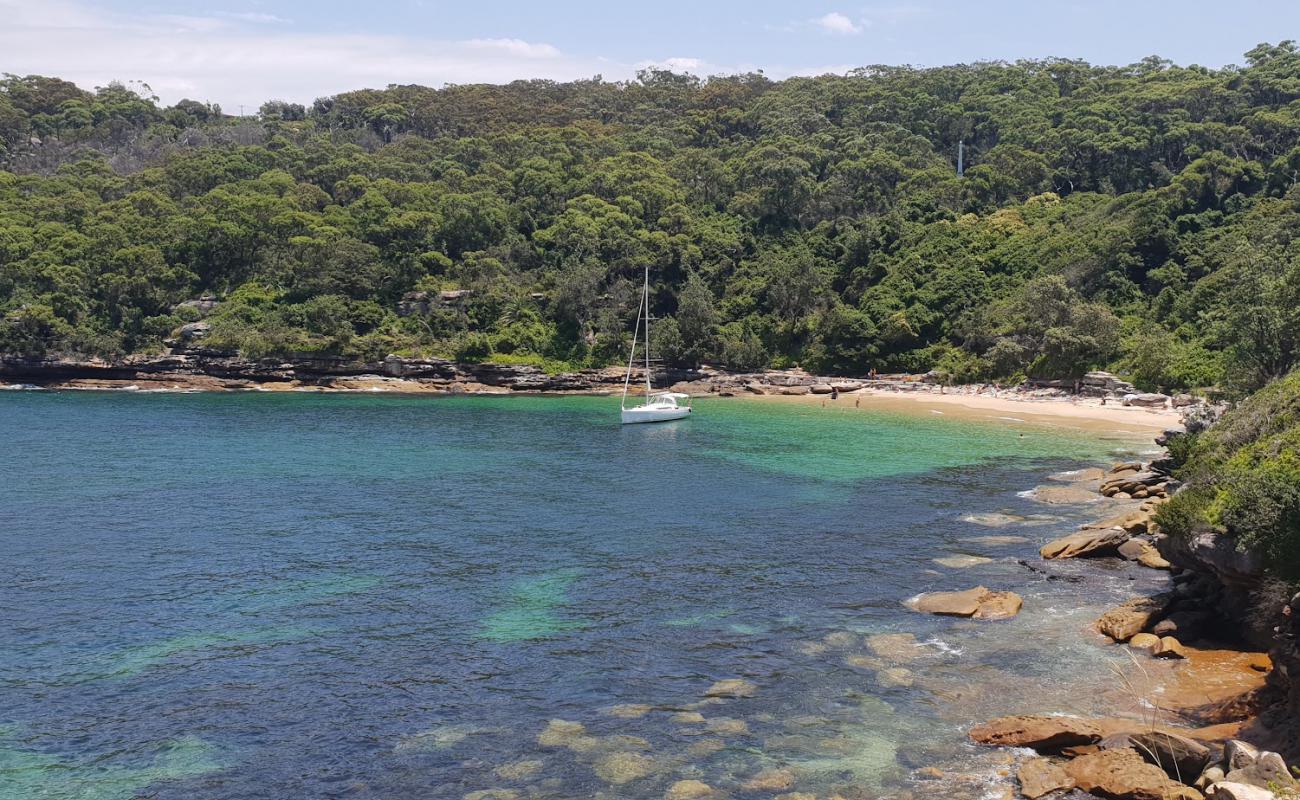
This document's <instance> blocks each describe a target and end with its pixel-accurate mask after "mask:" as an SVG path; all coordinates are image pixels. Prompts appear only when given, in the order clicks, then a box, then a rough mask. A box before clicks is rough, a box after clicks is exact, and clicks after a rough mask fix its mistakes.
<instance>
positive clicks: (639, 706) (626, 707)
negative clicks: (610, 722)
mask: <svg viewBox="0 0 1300 800" xmlns="http://www.w3.org/2000/svg"><path fill="white" fill-rule="evenodd" d="M653 710H654V706H650V705H646V704H645V703H623V704H620V705H616V706H610V707H609V708H607V709H605V713H606V714H608V715H610V716H611V717H618V718H620V719H635V718H637V717H644V716H645V715H646V714H649V713H650V712H651V711H653Z"/></svg>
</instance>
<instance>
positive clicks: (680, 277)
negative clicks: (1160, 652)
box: [0, 42, 1300, 391]
mask: <svg viewBox="0 0 1300 800" xmlns="http://www.w3.org/2000/svg"><path fill="white" fill-rule="evenodd" d="M1245 60H1246V66H1243V67H1235V66H1234V67H1227V68H1224V69H1207V68H1203V67H1197V66H1178V65H1175V64H1172V63H1170V62H1168V61H1164V60H1161V59H1158V58H1150V59H1146V60H1144V61H1142V62H1140V63H1137V64H1132V65H1128V66H1124V67H1100V66H1092V65H1089V64H1086V63H1083V62H1080V61H1072V60H1061V59H1053V60H1042V61H1021V62H1016V63H999V62H991V63H979V64H969V65H958V66H951V67H942V68H935V69H913V68H906V67H881V66H877V67H868V68H863V69H859V70H855V71H853V72H851V73H849V74H847V75H842V76H834V75H827V76H822V77H816V78H791V79H789V80H784V81H772V80H769V79H767V78H765V77H764V76H762V75H761V74H747V75H734V76H722V77H714V78H709V79H707V80H703V79H699V78H696V77H693V76H689V75H678V74H673V73H670V72H664V71H657V70H650V71H646V72H643V73H642V74H641V75H640V77H639V78H638V79H637V80H635V81H630V82H606V81H602V80H599V79H596V80H591V81H579V82H573V83H553V82H549V81H522V82H516V83H512V84H509V85H506V86H485V85H478V86H452V87H447V88H445V89H441V90H435V89H429V88H425V87H420V86H390V87H388V88H387V89H381V90H372V89H365V90H361V91H355V92H348V93H345V94H340V95H337V96H334V97H326V98H321V99H319V100H317V101H316V102H314V103H313V104H312V105H311V106H310V107H305V106H302V105H297V104H293V103H285V102H279V101H272V102H268V103H267V104H266V105H264V106H263V107H262V108H261V110H260V113H259V114H258V115H257V116H256V117H254V118H232V117H230V116H228V115H225V114H223V113H222V112H221V110H220V109H219V108H216V107H213V106H210V105H206V104H203V103H199V102H195V101H190V100H185V101H181V102H179V103H177V104H176V105H174V106H170V107H163V106H161V105H160V104H159V103H158V102H157V101H156V100H155V99H154V98H151V97H149V96H147V95H148V92H147V91H145V90H143V89H142V90H139V91H136V90H133V89H131V88H128V87H125V86H122V85H118V84H112V85H109V86H106V87H101V88H98V89H96V90H94V91H85V90H82V89H80V88H78V87H76V86H74V85H73V84H71V83H68V82H66V81H62V80H59V79H57V78H50V77H41V76H12V75H10V76H5V77H4V78H3V79H0V352H6V353H27V354H40V353H51V354H94V355H118V354H124V353H136V352H150V351H156V350H159V349H161V348H162V347H163V346H164V345H163V342H164V339H166V338H168V337H169V336H174V335H175V333H176V331H177V329H178V327H179V326H180V325H182V324H184V323H186V322H192V321H193V320H194V318H195V313H194V311H193V309H192V308H189V307H186V306H183V305H180V304H181V303H183V302H184V301H186V300H190V299H194V298H197V297H199V296H201V295H213V296H215V297H216V298H218V299H219V300H220V301H221V305H220V306H219V308H218V309H217V310H216V311H215V312H214V313H213V314H212V315H211V316H210V317H209V318H208V320H207V321H208V322H209V323H210V325H211V333H210V335H209V337H208V339H207V344H208V345H209V346H210V347H213V348H218V349H225V350H230V351H238V352H241V353H243V354H245V355H248V356H260V355H292V354H297V353H310V354H327V355H338V356H347V357H359V358H378V357H382V356H383V355H385V354H386V353H394V352H396V353H410V354H420V353H423V354H430V355H442V356H456V357H461V358H472V359H485V358H486V359H494V358H503V357H510V358H514V359H531V360H537V359H540V360H541V362H539V363H543V362H544V363H550V364H557V363H564V364H575V365H583V364H606V363H611V362H617V361H619V360H620V359H621V358H622V357H624V355H625V353H626V341H627V338H628V336H629V333H630V330H631V322H632V318H633V316H634V315H635V311H636V306H637V303H636V299H637V297H636V292H637V289H638V286H639V280H640V276H641V270H642V268H643V266H644V265H647V264H648V265H650V267H651V269H652V274H653V287H652V300H651V303H652V310H653V313H654V315H655V316H656V317H657V318H658V319H659V321H658V323H657V327H656V341H657V342H658V343H659V347H658V349H659V351H660V352H659V353H658V354H659V355H662V356H663V357H665V358H667V359H669V360H671V361H673V362H675V363H679V364H695V363H699V362H703V361H707V362H720V363H723V364H725V365H727V366H731V367H735V368H741V369H749V368H757V367H761V366H765V365H790V364H796V363H797V364H802V365H804V366H807V367H808V368H810V369H815V370H817V371H820V372H833V373H861V372H863V371H865V370H867V369H870V368H877V369H880V370H882V371H887V370H895V369H898V370H929V369H937V370H939V371H941V372H942V373H944V374H945V375H948V376H949V377H950V378H951V379H953V380H976V379H986V378H1010V377H1016V376H1045V377H1069V376H1073V375H1078V374H1080V373H1081V372H1083V371H1084V370H1086V369H1089V368H1092V367H1099V366H1109V367H1111V368H1114V369H1118V370H1120V371H1122V372H1124V373H1126V374H1128V375H1130V376H1132V377H1133V378H1134V379H1135V380H1136V381H1137V383H1138V384H1139V385H1140V386H1141V387H1143V388H1146V389H1163V390H1175V389H1186V388H1189V387H1195V386H1204V385H1209V384H1214V383H1225V384H1227V385H1229V386H1231V387H1234V388H1235V389H1237V390H1239V391H1247V390H1250V389H1253V388H1255V387H1258V386H1261V385H1263V384H1264V383H1266V382H1267V381H1268V380H1270V379H1272V378H1275V377H1277V376H1279V375H1282V374H1285V373H1286V372H1288V371H1289V370H1290V369H1291V368H1292V367H1293V366H1294V365H1295V364H1296V361H1297V358H1298V357H1300V242H1298V241H1297V239H1296V235H1297V232H1300V189H1297V188H1296V185H1297V180H1298V179H1300V145H1298V144H1297V141H1298V140H1300V52H1298V51H1297V48H1296V46H1295V45H1294V44H1292V43H1290V42H1282V43H1280V44H1277V45H1260V46H1259V47H1257V48H1255V49H1253V50H1251V51H1250V52H1249V53H1247V54H1246V59H1245ZM959 141H961V142H964V143H965V146H966V152H967V164H968V169H967V170H966V174H965V175H964V176H962V177H959V176H958V175H957V174H956V169H955V154H956V149H957V146H958V142H959ZM451 289H465V290H469V292H470V293H469V294H468V295H465V296H460V297H459V298H458V299H455V300H452V301H444V300H443V299H441V295H439V292H443V291H447V290H451ZM413 292H423V293H425V296H426V297H427V298H430V299H429V300H428V302H425V303H423V304H416V305H414V306H413V305H412V304H409V303H408V304H405V305H403V298H404V297H407V298H408V300H409V299H410V297H409V296H410V295H411V293H413Z"/></svg>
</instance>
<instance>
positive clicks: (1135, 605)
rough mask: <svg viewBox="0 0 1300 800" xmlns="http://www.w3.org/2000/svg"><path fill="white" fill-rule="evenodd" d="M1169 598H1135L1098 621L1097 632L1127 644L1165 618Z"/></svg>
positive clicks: (1162, 596)
mask: <svg viewBox="0 0 1300 800" xmlns="http://www.w3.org/2000/svg"><path fill="white" fill-rule="evenodd" d="M1168 601H1169V598H1168V597H1166V596H1164V595H1156V596H1154V597H1135V598H1133V599H1131V600H1128V601H1125V602H1124V603H1123V604H1122V605H1120V606H1118V607H1116V608H1112V609H1111V610H1110V611H1107V612H1106V613H1105V614H1102V615H1101V619H1099V620H1097V630H1099V631H1101V632H1102V633H1104V634H1105V635H1107V636H1109V637H1110V638H1112V639H1114V640H1115V641H1117V642H1127V641H1128V640H1129V639H1131V638H1133V636H1134V634H1138V633H1141V632H1142V631H1144V630H1146V629H1148V628H1150V627H1151V626H1152V625H1154V624H1155V623H1156V622H1158V621H1159V620H1160V618H1161V617H1163V616H1164V613H1165V608H1166V606H1167V604H1168Z"/></svg>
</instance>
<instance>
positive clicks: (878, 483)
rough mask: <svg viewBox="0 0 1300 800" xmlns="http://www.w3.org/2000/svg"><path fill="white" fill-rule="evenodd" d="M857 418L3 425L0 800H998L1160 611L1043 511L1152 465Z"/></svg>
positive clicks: (64, 400)
mask: <svg viewBox="0 0 1300 800" xmlns="http://www.w3.org/2000/svg"><path fill="white" fill-rule="evenodd" d="M850 400H851V398H841V399H840V400H839V401H837V402H836V403H833V404H832V405H831V407H830V408H827V409H822V408H819V407H817V406H815V405H799V404H786V403H779V402H762V401H745V400H710V399H705V400H702V401H700V402H698V404H697V410H696V414H695V416H694V418H693V419H690V420H686V421H683V422H678V423H669V424H663V425H637V426H628V427H624V426H620V425H618V424H617V410H618V408H617V406H618V403H617V400H616V399H609V398H591V397H501V398H487V397H462V398H445V397H444V398H426V397H386V396H372V395H366V396H358V395H312V394H295V395H282V394H274V395H272V394H239V395H200V394H188V395H187V394H141V393H91V392H85V393H82V392H65V393H48V392H7V393H3V394H2V395H0V443H2V445H3V458H2V459H0V509H3V513H2V514H0V798H3V800H27V798H42V799H47V798H48V799H53V800H63V798H76V799H78V800H92V799H93V800H119V799H127V798H137V797H148V798H159V799H160V800H161V799H165V800H182V799H185V800H194V799H204V798H212V799H214V800H215V799H216V798H222V799H226V798H368V799H369V798H375V799H376V800H377V799H378V798H385V799H386V800H406V799H407V798H410V799H411V800H415V799H416V798H419V799H420V800H428V799H430V798H444V797H446V798H462V797H466V796H469V797H470V800H510V799H511V798H518V799H519V800H523V798H557V799H558V798H579V797H600V798H624V797H626V798H661V797H664V795H665V791H666V790H667V789H668V788H669V787H671V786H672V784H673V783H674V782H676V781H680V780H686V779H694V780H699V781H702V782H704V783H707V784H708V785H709V786H711V787H714V788H716V789H718V790H720V791H725V792H726V793H727V794H728V795H729V796H732V797H736V798H746V797H755V798H757V797H772V796H774V795H775V794H778V793H780V792H783V791H799V792H808V793H811V794H815V795H818V796H822V797H825V796H829V795H830V794H831V793H834V792H839V793H841V795H842V796H844V797H846V798H850V800H851V799H852V798H878V797H912V796H914V797H917V798H920V797H930V796H935V797H938V796H944V797H949V796H952V797H980V796H983V795H985V794H987V793H989V792H996V791H997V787H998V786H999V785H1006V783H1005V781H1006V778H1004V777H1000V776H999V775H998V770H999V768H1001V769H1003V771H1005V760H1004V759H1005V756H1004V755H1000V754H998V753H996V752H994V751H982V750H978V749H976V748H973V747H971V746H970V745H968V744H966V743H965V741H964V731H965V728H966V727H967V726H968V725H969V724H971V723H972V722H974V721H978V720H980V719H983V718H984V717H987V716H989V715H994V714H1001V713H1010V712H1014V711H1049V710H1050V711H1087V710H1089V708H1091V707H1093V706H1098V705H1101V704H1103V703H1108V702H1111V701H1113V699H1114V698H1108V697H1106V696H1105V694H1104V692H1102V691H1100V689H1099V690H1098V691H1089V690H1088V687H1089V686H1092V685H1096V686H1098V687H1100V686H1101V685H1103V684H1105V683H1113V681H1107V680H1106V678H1107V675H1108V671H1109V670H1111V669H1113V664H1114V659H1115V658H1116V656H1115V655H1114V654H1113V653H1111V652H1108V651H1107V650H1106V649H1104V648H1102V647H1100V646H1098V645H1096V644H1094V643H1091V642H1090V641H1089V639H1088V637H1087V636H1086V635H1085V633H1084V631H1085V630H1086V627H1087V625H1088V623H1089V622H1090V621H1091V620H1092V619H1093V618H1094V617H1095V615H1096V610H1097V609H1098V608H1100V607H1102V606H1105V605H1107V604H1108V603H1112V602H1114V601H1116V600H1117V599H1121V598H1123V597H1126V596H1128V595H1129V594H1131V593H1132V592H1134V591H1135V590H1137V589H1140V588H1142V587H1143V586H1144V585H1145V584H1144V583H1143V582H1144V581H1147V582H1151V581H1155V580H1157V578H1153V577H1148V576H1146V575H1142V574H1139V572H1138V571H1137V570H1136V569H1135V568H1134V569H1129V568H1127V567H1125V566H1123V565H1110V566H1105V565H1096V564H1076V563H1067V564H1061V565H1052V566H1051V569H1050V570H1049V571H1050V572H1051V573H1052V575H1051V577H1052V578H1055V579H1049V576H1048V575H1046V574H1043V573H1041V572H1034V571H1031V570H1030V569H1028V568H1026V567H1025V566H1023V565H1021V564H1019V563H1018V561H1019V560H1020V559H1027V560H1029V563H1030V564H1033V565H1034V566H1036V567H1038V566H1040V564H1039V562H1038V561H1037V559H1036V558H1035V553H1036V549H1037V547H1038V545H1039V544H1040V543H1041V542H1043V541H1045V540H1047V539H1048V538H1051V537H1053V536H1056V535H1060V534H1061V533H1062V532H1065V531H1068V530H1071V529H1073V528H1074V527H1075V526H1076V525H1077V524H1078V523H1079V522H1080V521H1081V520H1084V519H1089V518H1096V517H1098V516H1100V515H1101V514H1103V513H1106V508H1108V506H1106V505H1105V504H1103V503H1094V504H1084V505H1078V506H1059V505H1046V504H1042V503H1038V502H1036V501H1035V500H1033V499H1032V498H1031V497H1027V496H1022V494H1021V493H1022V492H1024V490H1027V489H1031V488H1032V487H1034V486H1035V485H1037V484H1041V483H1044V482H1047V478H1046V476H1047V475H1048V474H1050V473H1054V472H1059V471H1064V470H1071V469H1076V468H1079V467H1082V466H1088V465H1092V464H1097V463H1101V462H1105V461H1108V460H1113V459H1114V457H1115V455H1116V454H1117V453H1122V452H1124V451H1126V450H1132V449H1133V448H1137V449H1141V448H1142V447H1144V445H1143V443H1142V442H1140V441H1138V442H1135V441H1133V440H1132V439H1131V438H1129V439H1121V438H1118V435H1117V436H1116V437H1113V438H1112V437H1106V436H1102V435H1099V434H1095V433H1090V434H1085V433H1082V432H1071V431H1067V430H1052V429H1047V428H1043V427H1036V426H1032V425H1029V424H1022V423H1017V422H1014V421H1009V420H997V419H992V418H990V419H988V420H987V421H969V420H967V421H960V420H955V419H952V418H948V417H944V416H938V415H929V416H903V415H890V414H884V413H878V412H871V411H867V410H858V409H854V408H852V406H851V405H850V404H849V401H850ZM1106 502H1107V503H1108V502H1109V501H1106ZM988 537H993V538H988ZM1003 537H1005V538H1003ZM954 558H955V559H956V560H953V559H954ZM935 559H944V560H945V561H946V562H947V563H946V564H945V563H940V562H936V560H935ZM1080 579H1082V582H1079V581H1080ZM976 584H983V585H986V586H989V587H991V588H999V589H1001V588H1005V589H1014V590H1016V591H1018V592H1020V593H1021V594H1022V595H1024V596H1025V599H1026V606H1025V610H1024V611H1023V612H1022V613H1021V615H1020V616H1018V617H1017V618H1015V619H1013V620H1009V621H1004V622H973V621H965V620H956V619H951V618H938V617H930V616H925V615H921V614H917V613H914V612H911V611H909V610H907V609H906V608H904V607H903V606H902V605H901V601H903V600H904V599H906V598H908V597H911V596H913V595H915V594H917V593H918V592H922V591H930V590H943V589H964V588H969V587H970V586H973V585H976ZM733 679H739V680H742V681H744V682H746V683H745V684H743V685H740V687H739V688H740V691H739V694H743V695H748V696H744V697H706V693H707V692H708V691H709V689H710V687H711V686H712V685H713V684H714V683H715V682H717V681H722V680H733ZM1071 682H1073V685H1074V687H1075V689H1076V691H1070V692H1066V691H1062V686H1063V685H1064V684H1069V683H1071ZM735 686H736V685H735V684H733V685H732V688H735ZM1079 687H1082V690H1079ZM998 759H1003V761H999V760H998ZM1000 765H1002V766H1001V767H1000ZM924 767H939V768H940V769H941V770H942V771H943V774H944V777H943V778H942V779H936V778H934V777H933V775H930V774H926V773H921V772H918V770H920V769H921V768H924ZM999 781H1001V782H1002V783H1001V784H999ZM940 785H941V786H942V787H943V788H938V786H940Z"/></svg>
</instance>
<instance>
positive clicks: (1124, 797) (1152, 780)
mask: <svg viewBox="0 0 1300 800" xmlns="http://www.w3.org/2000/svg"><path fill="white" fill-rule="evenodd" d="M1065 774H1066V775H1068V776H1069V777H1070V778H1071V779H1072V780H1073V781H1074V783H1075V785H1076V786H1077V787H1078V788H1080V789H1082V790H1083V791H1085V792H1088V793H1089V794H1095V795H1097V796H1098V797H1107V798H1116V800H1202V798H1203V797H1204V795H1202V794H1201V793H1200V792H1199V791H1197V790H1196V789H1193V788H1192V787H1191V786H1187V785H1185V784H1182V783H1179V782H1178V781H1175V780H1173V779H1172V778H1170V777H1169V776H1168V775H1166V774H1165V771H1164V770H1163V769H1161V768H1160V767H1157V766H1155V765H1154V764H1151V763H1149V762H1148V761H1146V760H1145V759H1143V758H1142V756H1140V755H1138V753H1137V752H1136V751H1134V750H1126V749H1116V750H1102V751H1100V752H1096V753H1089V754H1087V755H1083V756H1079V757H1078V758H1076V759H1074V760H1072V761H1070V762H1069V763H1067V764H1066V765H1065Z"/></svg>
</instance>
